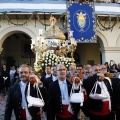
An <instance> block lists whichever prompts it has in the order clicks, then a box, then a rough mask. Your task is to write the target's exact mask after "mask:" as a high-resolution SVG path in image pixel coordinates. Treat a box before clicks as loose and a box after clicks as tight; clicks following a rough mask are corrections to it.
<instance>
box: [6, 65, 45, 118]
mask: <svg viewBox="0 0 120 120" xmlns="http://www.w3.org/2000/svg"><path fill="white" fill-rule="evenodd" d="M32 77H34V80H35V81H34V82H36V79H37V81H38V84H41V81H40V80H39V78H38V77H37V76H36V75H34V76H33V75H32ZM19 78H20V82H17V83H16V84H14V85H13V86H12V87H11V88H10V90H9V94H8V99H7V102H6V108H5V117H4V120H11V115H12V111H13V110H14V113H15V117H16V120H41V117H40V108H39V107H34V106H31V107H28V102H27V98H26V97H27V89H28V83H29V82H30V95H31V96H32V97H38V95H37V90H36V89H35V87H34V85H33V81H32V80H30V79H29V78H30V66H28V65H25V64H23V65H21V66H20V67H19ZM39 88H40V91H41V94H42V97H43V99H44V102H45V103H46V100H47V90H46V89H45V87H39Z"/></svg>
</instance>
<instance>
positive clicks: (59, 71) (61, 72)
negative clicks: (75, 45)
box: [57, 64, 67, 81]
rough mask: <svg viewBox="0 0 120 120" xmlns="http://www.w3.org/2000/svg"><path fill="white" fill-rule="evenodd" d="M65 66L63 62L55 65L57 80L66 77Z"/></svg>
mask: <svg viewBox="0 0 120 120" xmlns="http://www.w3.org/2000/svg"><path fill="white" fill-rule="evenodd" d="M66 72H67V70H66V67H65V65H64V64H58V65H57V77H58V79H59V80H61V81H63V80H65V79H66Z"/></svg>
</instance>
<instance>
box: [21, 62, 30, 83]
mask: <svg viewBox="0 0 120 120" xmlns="http://www.w3.org/2000/svg"><path fill="white" fill-rule="evenodd" d="M29 75H30V66H28V65H26V64H23V65H21V66H20V67H19V78H20V80H21V81H22V82H27V81H28V79H29Z"/></svg>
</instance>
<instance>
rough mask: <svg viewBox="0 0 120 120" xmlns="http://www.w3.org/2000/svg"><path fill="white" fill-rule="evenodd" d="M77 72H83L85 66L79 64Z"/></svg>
mask: <svg viewBox="0 0 120 120" xmlns="http://www.w3.org/2000/svg"><path fill="white" fill-rule="evenodd" d="M76 72H77V73H78V74H79V73H83V66H82V65H77V67H76Z"/></svg>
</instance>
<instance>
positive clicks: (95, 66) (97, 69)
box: [91, 65, 101, 75]
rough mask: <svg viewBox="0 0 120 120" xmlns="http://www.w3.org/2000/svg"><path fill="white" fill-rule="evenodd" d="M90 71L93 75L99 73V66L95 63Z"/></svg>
mask: <svg viewBox="0 0 120 120" xmlns="http://www.w3.org/2000/svg"><path fill="white" fill-rule="evenodd" d="M91 72H92V74H93V75H94V74H97V73H101V70H100V67H99V66H97V65H94V66H92V68H91Z"/></svg>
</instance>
